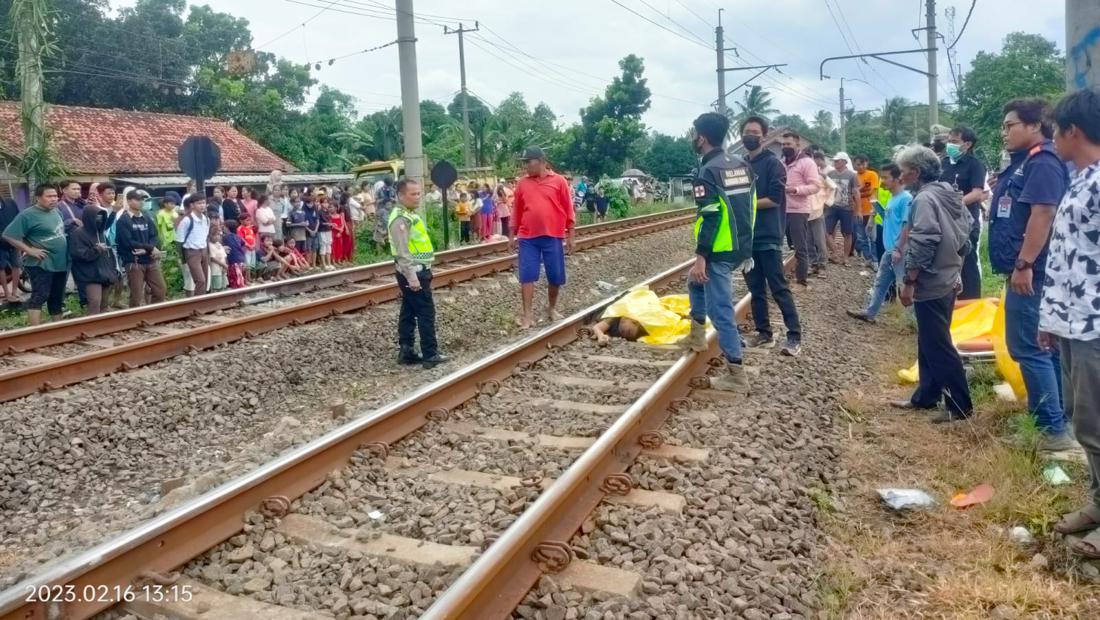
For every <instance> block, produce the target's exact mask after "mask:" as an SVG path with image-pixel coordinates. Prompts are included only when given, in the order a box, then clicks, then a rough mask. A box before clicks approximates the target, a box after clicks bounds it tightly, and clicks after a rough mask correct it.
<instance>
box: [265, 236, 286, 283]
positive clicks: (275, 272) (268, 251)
mask: <svg viewBox="0 0 1100 620" xmlns="http://www.w3.org/2000/svg"><path fill="white" fill-rule="evenodd" d="M280 245H282V244H281V243H280ZM258 258H259V263H260V277H262V278H263V279H265V280H282V279H283V278H284V277H285V276H286V272H287V270H289V269H290V265H289V264H288V263H287V261H286V260H285V259H283V257H282V256H279V252H278V251H277V250H276V249H275V240H274V239H272V238H271V237H264V238H263V246H261V248H260V252H259V253H258Z"/></svg>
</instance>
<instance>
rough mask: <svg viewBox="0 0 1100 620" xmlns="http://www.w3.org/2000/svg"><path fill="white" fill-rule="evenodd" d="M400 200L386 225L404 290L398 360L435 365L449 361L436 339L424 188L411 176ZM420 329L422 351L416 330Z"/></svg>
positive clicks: (431, 251)
mask: <svg viewBox="0 0 1100 620" xmlns="http://www.w3.org/2000/svg"><path fill="white" fill-rule="evenodd" d="M396 189H397V203H396V204H395V205H394V207H393V209H391V210H390V212H389V215H388V219H387V220H386V228H387V230H388V231H389V237H390V254H392V255H393V262H394V267H395V269H396V275H397V286H398V287H399V288H400V289H401V314H400V315H399V317H398V319H397V343H398V344H399V345H400V347H401V351H400V352H399V353H398V354H397V363H399V364H404V365H413V364H423V365H424V368H435V367H436V366H438V365H440V364H442V363H444V362H446V361H447V358H446V357H444V356H442V355H440V354H439V345H438V343H437V342H436V338H435V300H434V299H432V262H434V261H435V250H434V249H433V248H432V240H431V238H430V237H429V236H428V227H427V226H425V225H424V220H423V219H422V218H421V217H420V214H419V213H417V210H418V209H419V208H420V197H421V194H422V193H423V190H422V189H421V188H420V184H419V183H417V182H416V181H414V180H412V179H401V180H400V181H398V182H397V188H396ZM417 329H419V331H420V353H419V354H418V353H417V352H416V345H415V343H416V331H417Z"/></svg>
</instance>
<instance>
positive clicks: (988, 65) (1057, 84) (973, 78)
mask: <svg viewBox="0 0 1100 620" xmlns="http://www.w3.org/2000/svg"><path fill="white" fill-rule="evenodd" d="M1064 91H1065V59H1064V58H1063V57H1062V55H1061V54H1059V53H1058V48H1057V47H1056V46H1055V44H1054V42H1053V41H1049V40H1047V39H1045V38H1043V37H1042V36H1040V35H1037V34H1026V33H1023V32H1013V33H1011V34H1009V35H1008V36H1007V37H1005V40H1004V45H1003V46H1002V48H1001V52H1000V53H999V54H997V53H991V52H978V55H977V56H976V57H975V58H974V61H973V62H972V63H971V68H970V71H969V72H967V74H966V79H965V80H963V84H962V88H961V89H960V90H959V104H960V108H961V121H962V122H964V123H966V124H968V125H970V126H971V127H973V128H974V130H975V131H977V132H978V140H979V144H980V145H983V146H984V148H982V147H979V149H980V152H981V153H982V154H983V155H984V158H985V160H986V163H988V164H991V165H993V164H996V162H997V161H998V160H999V158H1000V157H999V150H998V146H997V145H999V144H1000V128H1001V122H1002V121H1003V120H1004V114H1003V113H1002V112H1001V110H1002V109H1003V107H1004V104H1006V103H1008V101H1009V100H1011V99H1013V98H1015V97H1046V98H1048V99H1054V98H1056V97H1058V96H1060V95H1061V94H1062V93H1063V92H1064Z"/></svg>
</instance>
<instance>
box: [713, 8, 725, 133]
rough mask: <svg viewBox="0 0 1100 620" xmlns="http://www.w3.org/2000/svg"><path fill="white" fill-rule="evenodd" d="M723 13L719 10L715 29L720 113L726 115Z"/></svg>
mask: <svg viewBox="0 0 1100 620" xmlns="http://www.w3.org/2000/svg"><path fill="white" fill-rule="evenodd" d="M722 11H723V9H718V27H717V28H715V29H714V51H715V52H717V53H718V113H719V114H721V115H723V116H725V115H726V54H725V52H726V42H725V41H724V40H723V32H724V31H723V30H722Z"/></svg>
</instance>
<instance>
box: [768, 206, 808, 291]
mask: <svg viewBox="0 0 1100 620" xmlns="http://www.w3.org/2000/svg"><path fill="white" fill-rule="evenodd" d="M787 236H788V238H789V239H790V241H791V244H792V246H793V247H794V259H795V267H794V279H795V281H796V282H798V283H799V284H805V283H806V277H807V276H808V275H809V273H810V244H811V243H813V241H812V239H811V237H810V214H809V213H788V214H787ZM781 260H782V259H781ZM773 290H774V289H773ZM776 303H778V302H776ZM780 307H782V306H780Z"/></svg>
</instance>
